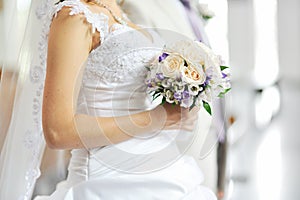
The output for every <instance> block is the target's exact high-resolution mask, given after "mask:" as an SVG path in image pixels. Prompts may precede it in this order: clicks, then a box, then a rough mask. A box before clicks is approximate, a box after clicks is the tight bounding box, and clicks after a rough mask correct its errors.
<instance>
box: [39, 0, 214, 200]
mask: <svg viewBox="0 0 300 200" xmlns="http://www.w3.org/2000/svg"><path fill="white" fill-rule="evenodd" d="M64 6H67V7H70V15H76V14H82V15H84V16H85V17H86V21H87V22H88V23H90V24H91V25H92V27H93V29H94V30H96V31H99V32H100V34H101V45H100V46H99V47H97V48H96V49H94V50H93V51H92V52H91V53H90V55H89V57H88V60H87V62H86V64H85V70H84V73H83V80H82V87H81V91H80V94H79V99H78V105H77V106H78V113H84V114H88V115H93V116H102V117H111V116H122V115H129V114H133V113H138V112H143V111H145V110H150V109H153V108H154V107H155V106H157V105H155V104H154V103H153V102H152V101H151V99H150V97H149V96H148V95H147V93H146V87H145V83H144V80H145V74H146V73H147V69H146V66H147V65H148V64H149V63H150V62H151V61H152V59H153V57H154V56H155V55H157V53H158V52H159V51H160V50H161V47H162V45H163V41H162V40H161V39H160V38H159V37H158V35H156V34H155V33H154V32H151V31H149V33H150V34H151V36H152V39H150V38H147V37H145V35H143V34H142V33H141V32H139V31H137V30H134V29H132V28H130V27H128V26H126V25H121V24H114V25H113V26H112V27H109V26H108V17H107V16H106V15H104V14H95V13H92V12H91V11H90V10H89V9H88V7H87V6H85V4H83V3H81V2H80V1H79V0H71V1H70V0H68V1H64V2H62V3H59V4H57V5H56V6H55V9H54V12H53V15H54V16H55V15H56V14H57V12H59V11H60V10H61V9H62V8H63V7H64ZM159 47H160V48H159ZM128 134H130V133H128ZM191 140H193V134H192V133H189V132H182V131H174V130H173V131H162V132H160V133H156V134H151V133H145V134H144V135H142V136H141V137H138V138H137V137H135V138H132V139H130V140H128V141H125V142H122V143H119V144H117V145H110V146H106V147H103V148H95V149H89V150H88V149H74V150H72V157H71V160H70V164H69V168H68V170H69V173H68V177H67V180H65V181H64V182H61V183H59V184H58V185H57V189H56V191H55V192H54V193H53V194H52V195H50V196H38V197H36V198H35V199H36V200H46V199H51V200H52V199H53V200H75V199H78V200H89V199H91V200H97V199H99V200H100V199H101V200H154V199H157V200H177V199H178V200H179V199H185V200H186V199H191V200H215V199H216V198H215V196H214V194H213V193H212V192H211V191H210V190H209V189H207V188H205V187H203V186H201V183H202V181H203V179H204V177H203V174H202V173H201V170H200V169H199V167H198V165H197V164H196V162H195V161H194V159H193V158H192V157H190V156H186V155H183V152H184V150H185V149H186V147H187V146H188V144H189V143H190V141H191Z"/></svg>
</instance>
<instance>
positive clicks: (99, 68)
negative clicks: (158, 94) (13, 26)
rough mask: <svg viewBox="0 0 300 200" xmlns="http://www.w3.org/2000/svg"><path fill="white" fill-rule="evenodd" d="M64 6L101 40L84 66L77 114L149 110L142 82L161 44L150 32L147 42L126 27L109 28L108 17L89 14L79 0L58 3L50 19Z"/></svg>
mask: <svg viewBox="0 0 300 200" xmlns="http://www.w3.org/2000/svg"><path fill="white" fill-rule="evenodd" d="M65 6H66V7H70V15H76V14H83V15H84V16H85V17H86V21H87V22H88V23H90V24H91V26H92V29H93V31H98V32H99V33H100V36H101V38H100V39H101V45H100V46H99V47H97V48H96V49H94V50H92V52H91V53H90V55H89V57H88V59H87V61H86V64H85V70H84V74H83V81H82V88H81V91H80V94H79V99H78V112H79V113H85V114H89V115H97V116H118V115H128V114H130V113H132V112H133V113H134V112H139V111H144V110H147V109H150V108H152V107H153V105H152V104H151V100H150V99H149V97H148V96H147V94H146V86H145V83H144V80H145V76H146V73H147V68H146V67H147V66H149V64H150V62H151V61H152V60H153V59H154V57H155V56H156V55H157V54H158V52H159V51H160V50H161V48H162V46H163V43H162V40H160V39H159V37H158V36H157V35H156V34H155V33H154V32H153V31H150V35H151V37H152V38H149V37H147V36H146V35H145V34H144V33H143V32H140V31H138V30H135V29H133V28H131V27H129V26H126V25H122V24H113V25H112V26H110V27H109V25H108V16H106V15H105V14H103V13H100V14H98V13H93V12H91V11H90V10H89V9H88V8H87V6H86V5H85V4H83V3H81V2H80V1H79V0H67V1H64V2H62V3H59V4H58V5H57V6H56V7H55V9H54V12H53V16H54V17H55V16H56V15H57V13H58V12H59V11H60V10H61V9H62V8H63V7H65Z"/></svg>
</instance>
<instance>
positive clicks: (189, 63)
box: [146, 40, 230, 115]
mask: <svg viewBox="0 0 300 200" xmlns="http://www.w3.org/2000/svg"><path fill="white" fill-rule="evenodd" d="M148 70H149V71H148V74H147V78H146V84H147V91H148V92H149V93H150V94H151V95H152V97H153V100H155V99H157V98H158V97H162V98H161V101H162V104H164V103H166V102H167V103H171V104H174V105H180V106H181V107H184V108H189V109H190V110H191V109H192V108H193V107H195V106H199V107H201V106H202V107H204V108H205V110H206V111H207V112H208V113H209V114H210V115H211V113H212V111H211V107H210V103H211V102H212V100H213V99H214V98H217V97H223V96H224V95H225V94H226V93H227V92H228V91H229V90H230V80H229V69H228V67H226V66H223V65H222V61H221V58H220V56H217V55H215V54H214V53H213V51H212V50H211V49H210V48H208V47H207V46H206V45H205V44H203V43H201V42H198V41H185V40H183V41H178V42H176V43H174V44H172V45H168V46H165V47H164V49H163V51H162V52H161V54H160V55H158V56H157V57H156V58H155V60H154V61H153V62H152V63H151V65H150V66H149V68H148Z"/></svg>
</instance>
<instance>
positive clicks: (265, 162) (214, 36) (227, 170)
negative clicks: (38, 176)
mask: <svg viewBox="0 0 300 200" xmlns="http://www.w3.org/2000/svg"><path fill="white" fill-rule="evenodd" d="M9 2H10V0H0V71H1V68H2V63H6V66H5V67H6V68H5V71H2V73H5V74H7V75H8V76H5V78H7V79H9V81H3V79H2V80H1V81H2V82H4V83H9V84H8V85H7V87H6V86H5V85H3V84H2V88H6V89H7V91H8V92H7V93H6V90H5V89H4V90H3V92H2V93H1V94H0V102H1V103H7V102H9V103H8V105H10V104H12V102H11V99H12V98H13V96H12V94H13V93H11V92H10V91H11V90H12V89H13V88H14V83H15V81H16V80H17V74H16V73H13V72H14V71H15V70H16V69H17V57H18V52H19V49H20V45H21V43H22V35H23V33H24V30H25V27H26V20H27V18H26V16H27V12H28V9H29V6H30V3H31V1H30V0H17V4H16V5H17V7H16V9H15V8H12V7H11V6H12V5H13V4H10V3H9ZM205 3H207V4H208V5H209V7H210V9H211V10H213V11H214V12H215V14H216V15H215V17H214V18H212V19H210V20H208V21H207V22H206V31H207V34H208V37H209V39H210V41H211V44H212V46H213V48H215V49H216V51H217V52H218V53H219V54H221V55H223V58H224V59H225V60H226V61H227V62H228V64H229V65H230V66H231V73H232V88H233V89H232V91H231V93H230V95H229V96H228V97H227V99H226V121H227V122H228V124H229V125H228V130H227V141H226V145H225V146H226V148H225V150H223V154H221V155H222V156H223V157H227V161H226V162H225V161H223V162H222V163H220V165H224V166H225V167H223V169H224V170H223V171H221V174H219V176H220V180H221V182H219V196H220V199H222V198H223V199H226V200H240V199H243V200H298V199H300V190H299V186H298V185H299V183H300V181H299V180H300V173H299V172H298V170H299V169H300V156H299V152H300V137H299V136H298V135H297V134H299V133H300V131H299V130H300V117H299V116H300V109H299V106H298V105H299V103H300V66H299V63H300V1H299V0H228V1H223V0H207V1H205ZM12 10H13V12H12ZM12 16H14V20H13V23H12V22H11V19H12ZM10 74H11V76H10ZM10 110H11V106H8V107H6V108H5V109H4V110H1V111H0V147H1V146H2V143H3V140H4V138H5V134H4V133H5V131H6V128H7V125H8V123H9V118H10V115H9V113H10ZM59 154H60V156H59V157H60V158H62V157H64V156H66V157H67V156H68V154H65V153H64V152H59V153H58V154H55V156H54V154H51V151H49V150H48V151H46V153H45V156H46V157H47V156H48V157H49V159H47V160H48V161H49V162H50V163H51V159H53V160H54V159H56V156H57V155H59ZM225 160H226V159H225ZM59 162H65V161H64V159H62V160H60V161H59ZM47 166H48V164H47V163H43V166H42V170H44V171H47V170H48V172H49V173H52V172H51V171H56V172H57V173H53V174H57V177H52V178H53V179H54V180H58V179H63V178H64V177H65V174H66V171H65V170H62V169H61V168H52V169H47Z"/></svg>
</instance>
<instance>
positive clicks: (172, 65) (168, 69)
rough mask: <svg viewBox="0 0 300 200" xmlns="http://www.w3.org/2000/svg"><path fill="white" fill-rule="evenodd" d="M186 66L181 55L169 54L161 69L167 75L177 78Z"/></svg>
mask: <svg viewBox="0 0 300 200" xmlns="http://www.w3.org/2000/svg"><path fill="white" fill-rule="evenodd" d="M183 68H184V60H183V58H182V57H180V56H176V55H170V56H168V57H167V58H166V59H165V60H164V61H163V62H162V63H161V66H160V71H161V72H162V73H163V75H164V76H165V77H170V78H176V77H177V76H178V75H179V74H180V72H181V70H182V69H183Z"/></svg>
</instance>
